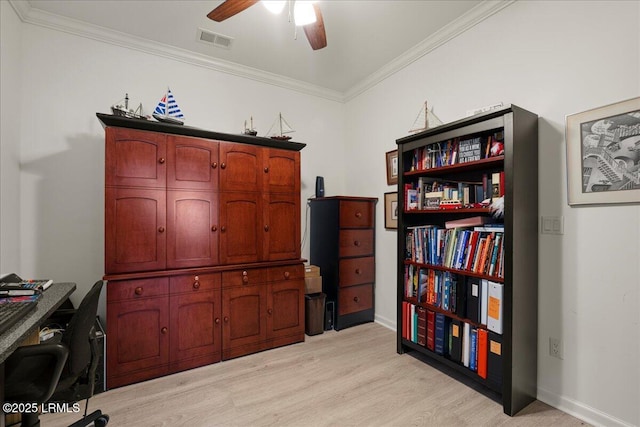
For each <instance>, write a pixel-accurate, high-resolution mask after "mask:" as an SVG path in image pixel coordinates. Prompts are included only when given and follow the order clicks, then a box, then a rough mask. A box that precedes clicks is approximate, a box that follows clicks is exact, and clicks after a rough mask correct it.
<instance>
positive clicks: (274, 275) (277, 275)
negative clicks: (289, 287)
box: [267, 264, 304, 282]
mask: <svg viewBox="0 0 640 427" xmlns="http://www.w3.org/2000/svg"><path fill="white" fill-rule="evenodd" d="M267 277H268V280H269V282H280V281H282V280H294V279H304V266H303V265H302V264H297V265H285V266H284V267H273V268H270V269H269V271H268V273H267Z"/></svg>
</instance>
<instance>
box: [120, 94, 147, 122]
mask: <svg viewBox="0 0 640 427" xmlns="http://www.w3.org/2000/svg"><path fill="white" fill-rule="evenodd" d="M111 112H112V113H113V115H114V116H121V117H127V118H129V119H140V120H147V119H149V116H145V115H144V114H143V113H142V102H141V103H140V105H138V108H136V109H135V110H132V109H130V108H129V94H128V93H125V94H124V99H121V100H120V101H118V103H116V104H113V105H112V106H111Z"/></svg>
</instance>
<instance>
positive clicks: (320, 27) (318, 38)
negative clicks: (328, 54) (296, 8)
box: [302, 4, 327, 50]
mask: <svg viewBox="0 0 640 427" xmlns="http://www.w3.org/2000/svg"><path fill="white" fill-rule="evenodd" d="M313 9H314V10H315V12H316V22H314V23H312V24H308V25H305V26H303V27H302V28H304V33H305V34H306V35H307V39H308V40H309V43H310V44H311V48H312V49H313V50H318V49H322V48H323V47H326V46H327V33H326V32H325V30H324V20H323V19H322V12H320V7H319V6H318V5H317V4H314V5H313Z"/></svg>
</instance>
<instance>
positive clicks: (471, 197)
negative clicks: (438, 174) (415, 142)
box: [405, 177, 493, 211]
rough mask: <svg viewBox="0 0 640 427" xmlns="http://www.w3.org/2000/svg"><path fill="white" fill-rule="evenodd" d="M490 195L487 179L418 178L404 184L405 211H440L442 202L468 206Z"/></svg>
mask: <svg viewBox="0 0 640 427" xmlns="http://www.w3.org/2000/svg"><path fill="white" fill-rule="evenodd" d="M492 193H493V188H492V185H491V181H490V180H488V179H485V180H483V182H454V181H439V180H436V179H434V178H429V177H420V178H418V180H417V182H409V183H406V184H405V200H407V206H406V209H405V210H406V211H411V210H422V209H440V202H441V201H443V200H459V201H460V204H461V205H462V206H469V205H472V204H474V203H481V202H482V201H483V200H487V199H491V195H492Z"/></svg>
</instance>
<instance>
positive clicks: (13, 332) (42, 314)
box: [0, 283, 76, 363]
mask: <svg viewBox="0 0 640 427" xmlns="http://www.w3.org/2000/svg"><path fill="white" fill-rule="evenodd" d="M75 289H76V284H75V283H53V284H52V285H51V286H49V288H48V289H47V290H46V291H44V292H43V293H42V298H40V300H39V301H38V306H37V307H36V309H35V310H33V311H32V312H30V313H29V314H27V315H26V316H25V317H24V319H23V320H22V321H20V322H18V323H16V324H15V325H13V326H12V327H11V328H9V329H8V330H6V331H5V332H4V333H3V334H2V335H0V363H3V362H4V361H5V359H6V358H7V357H9V355H10V354H11V353H13V351H14V350H15V349H16V348H17V347H18V345H19V344H20V343H21V342H22V341H23V340H24V339H25V338H27V337H28V336H29V335H31V334H32V333H33V332H34V331H36V330H37V329H38V327H40V325H41V324H42V322H43V321H45V320H46V319H47V318H49V316H51V315H52V314H53V312H54V311H56V309H57V308H58V307H60V306H61V305H62V303H63V302H64V301H65V300H66V299H67V297H69V295H71V294H72V293H73V291H74V290H75Z"/></svg>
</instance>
